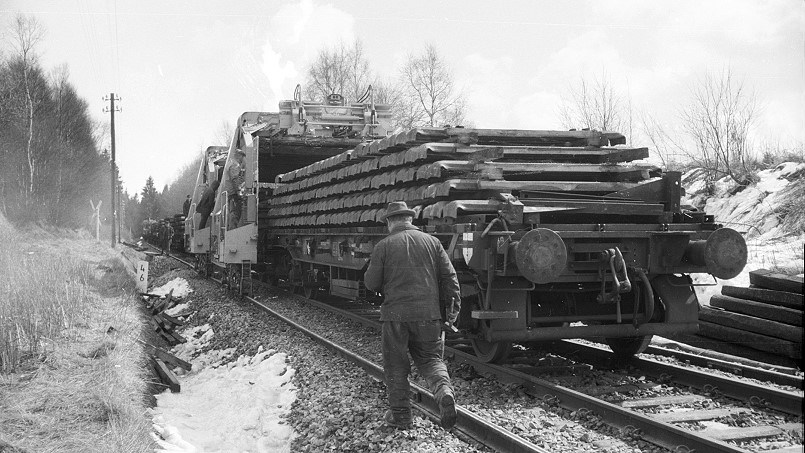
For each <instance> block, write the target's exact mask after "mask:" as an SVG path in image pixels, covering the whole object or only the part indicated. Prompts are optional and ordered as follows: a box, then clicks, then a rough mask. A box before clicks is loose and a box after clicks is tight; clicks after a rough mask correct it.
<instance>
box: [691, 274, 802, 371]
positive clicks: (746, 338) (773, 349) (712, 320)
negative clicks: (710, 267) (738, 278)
mask: <svg viewBox="0 0 805 453" xmlns="http://www.w3.org/2000/svg"><path fill="white" fill-rule="evenodd" d="M749 279H750V282H751V284H752V286H751V287H749V288H739V287H735V286H724V287H723V288H722V289H721V294H720V295H718V294H717V295H714V296H712V297H711V298H710V306H709V307H707V306H705V307H702V309H701V311H700V312H699V333H698V336H699V337H707V338H710V339H714V340H718V341H722V342H726V343H729V344H731V345H734V346H741V347H746V348H751V349H753V350H757V351H763V352H765V353H770V354H772V355H776V356H780V357H784V358H790V359H794V360H801V359H802V341H803V336H805V330H803V329H804V327H803V301H802V297H803V296H802V277H797V276H793V275H785V274H780V273H776V272H772V271H770V270H767V269H758V270H755V271H751V272H749ZM744 356H746V355H744Z"/></svg>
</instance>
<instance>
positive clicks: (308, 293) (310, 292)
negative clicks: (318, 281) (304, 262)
mask: <svg viewBox="0 0 805 453" xmlns="http://www.w3.org/2000/svg"><path fill="white" fill-rule="evenodd" d="M302 294H303V295H304V296H305V297H307V298H308V299H313V298H314V297H316V296H317V295H318V294H319V290H318V288H316V287H314V286H309V285H305V286H303V287H302Z"/></svg>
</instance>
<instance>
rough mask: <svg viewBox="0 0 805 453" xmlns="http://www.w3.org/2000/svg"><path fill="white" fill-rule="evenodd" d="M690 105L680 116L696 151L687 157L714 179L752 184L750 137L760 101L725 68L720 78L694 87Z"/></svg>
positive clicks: (701, 82) (705, 78)
mask: <svg viewBox="0 0 805 453" xmlns="http://www.w3.org/2000/svg"><path fill="white" fill-rule="evenodd" d="M691 91H692V93H691V94H692V100H691V103H690V105H688V106H687V107H686V108H685V109H683V110H682V112H681V114H680V116H681V119H682V124H683V128H684V130H685V131H686V132H687V134H688V135H689V136H690V138H691V139H692V140H693V142H694V144H695V146H696V151H695V152H689V153H688V156H689V157H690V158H691V160H692V161H693V162H694V163H695V164H696V165H697V166H699V167H701V168H703V169H704V170H706V171H707V173H708V174H709V176H710V177H711V178H712V179H715V178H716V177H720V176H729V177H730V178H732V179H733V180H734V181H735V182H738V183H739V184H748V183H749V182H751V181H750V180H751V177H750V175H749V166H750V164H751V155H750V154H751V147H750V143H749V135H750V132H751V129H752V126H753V124H754V122H755V114H756V112H757V109H758V106H757V100H756V98H755V96H754V94H753V93H751V92H748V91H747V90H746V89H745V88H744V85H743V82H742V81H736V80H734V78H733V76H732V71H731V70H730V69H726V70H724V71H722V73H721V75H720V76H714V75H712V74H706V75H705V76H704V78H702V79H701V80H700V81H699V82H698V83H697V84H696V85H695V86H693V88H692V90H691Z"/></svg>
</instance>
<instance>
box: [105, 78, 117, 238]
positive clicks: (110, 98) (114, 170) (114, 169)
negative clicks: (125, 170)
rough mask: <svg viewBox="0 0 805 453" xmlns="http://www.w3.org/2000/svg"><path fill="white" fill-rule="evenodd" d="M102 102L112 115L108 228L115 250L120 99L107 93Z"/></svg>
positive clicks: (113, 94) (106, 110)
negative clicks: (107, 103) (116, 152)
mask: <svg viewBox="0 0 805 453" xmlns="http://www.w3.org/2000/svg"><path fill="white" fill-rule="evenodd" d="M103 100H104V101H109V103H110V104H109V107H105V108H104V109H103V110H104V112H109V113H110V114H111V115H112V163H111V166H112V171H111V173H112V177H111V178H110V179H111V180H112V225H111V227H112V228H110V230H111V232H112V248H115V242H117V241H116V240H115V229H116V224H117V222H116V220H115V219H116V216H115V198H117V196H116V194H117V192H116V190H117V166H116V165H115V112H119V111H120V109H119V108H117V109H115V101H119V100H120V98H118V97H115V93H109V96H107V97H105V98H103Z"/></svg>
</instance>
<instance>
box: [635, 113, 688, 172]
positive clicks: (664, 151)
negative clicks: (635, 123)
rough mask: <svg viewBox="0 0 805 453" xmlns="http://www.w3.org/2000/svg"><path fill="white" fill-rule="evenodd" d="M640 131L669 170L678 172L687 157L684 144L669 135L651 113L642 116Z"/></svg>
mask: <svg viewBox="0 0 805 453" xmlns="http://www.w3.org/2000/svg"><path fill="white" fill-rule="evenodd" d="M639 121H640V130H641V132H642V134H643V137H645V139H646V140H648V142H649V144H651V150H652V151H653V152H654V154H655V155H656V156H657V158H658V159H659V160H660V162H661V164H662V166H663V167H664V168H665V169H667V170H678V169H680V168H681V167H682V160H684V157H685V156H686V155H687V153H686V151H685V146H684V145H683V144H682V142H681V141H680V140H679V139H678V138H676V137H674V136H673V134H672V133H669V132H668V130H667V129H666V127H664V126H663V125H662V124H661V123H660V122H659V121H658V120H657V119H656V118H655V117H654V116H652V115H651V114H649V113H643V114H642V115H640V118H639Z"/></svg>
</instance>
